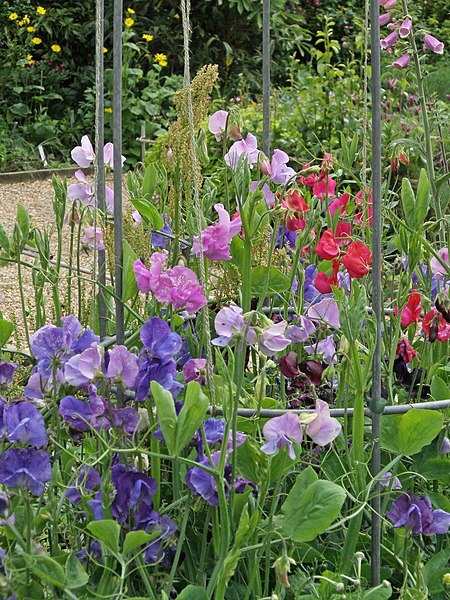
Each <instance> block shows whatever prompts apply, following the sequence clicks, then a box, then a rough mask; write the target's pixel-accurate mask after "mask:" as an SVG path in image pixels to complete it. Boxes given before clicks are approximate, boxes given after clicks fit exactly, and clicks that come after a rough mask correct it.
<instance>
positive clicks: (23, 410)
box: [5, 402, 48, 448]
mask: <svg viewBox="0 0 450 600" xmlns="http://www.w3.org/2000/svg"><path fill="white" fill-rule="evenodd" d="M5 424H6V426H7V428H8V441H9V442H20V443H21V444H29V445H30V446H34V447H35V448H41V447H42V446H46V445H47V440H48V436H47V431H46V429H45V425H44V419H43V418H42V415H41V413H40V412H39V411H38V409H37V408H36V407H35V406H33V404H31V403H30V402H19V403H18V404H13V405H12V406H9V407H8V408H7V410H6V415H5Z"/></svg>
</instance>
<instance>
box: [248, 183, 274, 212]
mask: <svg viewBox="0 0 450 600" xmlns="http://www.w3.org/2000/svg"><path fill="white" fill-rule="evenodd" d="M259 183H260V182H259V181H252V183H251V185H250V191H251V192H255V191H256V188H257V187H258V185H259ZM261 191H262V193H263V194H264V198H265V199H266V203H267V206H268V207H269V208H273V207H274V206H275V194H274V193H273V192H272V190H271V189H270V187H269V186H268V185H267V183H265V184H264V185H263V186H262V188H261Z"/></svg>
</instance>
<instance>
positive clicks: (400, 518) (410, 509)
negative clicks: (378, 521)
mask: <svg viewBox="0 0 450 600" xmlns="http://www.w3.org/2000/svg"><path fill="white" fill-rule="evenodd" d="M386 516H387V518H388V519H389V520H390V521H391V523H393V525H394V527H405V528H406V529H410V530H411V531H412V532H413V533H422V534H424V535H431V534H432V533H437V534H441V535H445V534H446V533H447V532H448V530H449V527H450V513H448V512H445V510H433V507H432V505H431V500H430V499H429V498H428V496H422V497H421V498H418V497H417V496H415V495H414V494H413V493H412V492H411V490H408V492H407V493H406V494H402V495H401V496H399V497H398V498H397V500H395V502H394V503H393V505H392V507H391V510H390V511H389V512H388V513H386Z"/></svg>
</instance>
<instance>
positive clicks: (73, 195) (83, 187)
mask: <svg viewBox="0 0 450 600" xmlns="http://www.w3.org/2000/svg"><path fill="white" fill-rule="evenodd" d="M75 177H76V179H78V181H80V182H81V183H71V184H70V185H69V187H68V188H67V195H68V196H69V198H70V199H71V200H79V201H80V202H81V204H83V205H84V206H95V200H94V194H95V192H94V190H93V188H92V187H91V185H90V183H89V181H88V180H87V177H86V175H85V174H84V173H83V171H82V170H81V169H79V170H78V171H75Z"/></svg>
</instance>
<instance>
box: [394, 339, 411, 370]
mask: <svg viewBox="0 0 450 600" xmlns="http://www.w3.org/2000/svg"><path fill="white" fill-rule="evenodd" d="M395 354H396V355H397V356H401V357H402V358H403V360H404V361H405V364H408V363H409V362H411V361H412V359H413V358H415V356H416V351H415V350H414V348H413V347H412V346H411V344H410V343H409V340H408V339H406V338H403V339H402V340H400V341H399V343H398V344H397V351H396V353H395Z"/></svg>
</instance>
